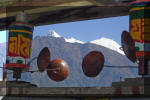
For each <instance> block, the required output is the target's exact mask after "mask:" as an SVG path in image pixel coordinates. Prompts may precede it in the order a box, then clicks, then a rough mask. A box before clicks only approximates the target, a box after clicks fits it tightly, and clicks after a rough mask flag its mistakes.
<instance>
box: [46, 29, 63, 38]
mask: <svg viewBox="0 0 150 100" xmlns="http://www.w3.org/2000/svg"><path fill="white" fill-rule="evenodd" d="M47 35H48V36H52V37H56V38H60V37H61V36H60V35H59V34H58V33H56V32H55V31H54V30H49V31H48V34H47Z"/></svg>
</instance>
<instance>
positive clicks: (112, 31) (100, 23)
mask: <svg viewBox="0 0 150 100" xmlns="http://www.w3.org/2000/svg"><path fill="white" fill-rule="evenodd" d="M51 29H52V30H55V31H56V32H57V33H58V34H60V35H61V36H62V37H65V38H69V37H74V38H76V39H78V40H81V41H84V42H88V41H92V40H95V39H98V38H101V37H106V38H110V39H113V40H115V41H116V42H117V43H119V44H120V40H121V38H120V37H121V33H122V31H123V30H127V31H128V30H129V17H128V16H121V17H112V18H104V19H96V20H86V21H78V22H69V23H61V24H53V25H44V26H39V27H35V29H34V36H36V35H46V34H47V33H48V30H51ZM5 41H6V32H5V31H0V43H2V42H5Z"/></svg>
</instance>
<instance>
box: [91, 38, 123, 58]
mask: <svg viewBox="0 0 150 100" xmlns="http://www.w3.org/2000/svg"><path fill="white" fill-rule="evenodd" d="M90 43H93V44H97V45H101V46H104V47H106V48H109V49H111V50H114V51H117V52H119V53H120V54H123V55H124V52H123V51H122V50H120V45H119V44H118V43H117V42H115V41H114V40H112V39H108V38H104V37H102V38H100V39H97V40H93V41H91V42H90Z"/></svg>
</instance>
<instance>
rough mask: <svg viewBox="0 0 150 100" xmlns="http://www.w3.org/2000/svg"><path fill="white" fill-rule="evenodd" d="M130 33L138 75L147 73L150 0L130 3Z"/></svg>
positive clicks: (149, 45) (149, 44)
mask: <svg viewBox="0 0 150 100" xmlns="http://www.w3.org/2000/svg"><path fill="white" fill-rule="evenodd" d="M130 34H131V36H132V38H133V40H134V41H135V48H136V58H137V60H138V61H139V75H147V74H148V62H149V60H150V0H139V1H134V2H132V3H131V8H130Z"/></svg>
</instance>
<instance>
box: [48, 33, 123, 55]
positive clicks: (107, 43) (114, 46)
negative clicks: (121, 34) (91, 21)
mask: <svg viewBox="0 0 150 100" xmlns="http://www.w3.org/2000/svg"><path fill="white" fill-rule="evenodd" d="M48 36H52V37H56V38H60V37H61V36H60V35H59V34H58V33H56V32H55V31H54V30H50V31H49V32H48ZM64 40H65V41H66V42H69V43H80V44H84V43H85V42H83V41H80V40H77V39H75V38H73V37H71V38H64ZM90 43H93V44H97V45H101V46H104V47H106V48H109V49H111V50H114V51H117V52H118V53H120V54H122V55H124V52H123V51H122V50H120V49H119V48H120V47H121V46H120V45H119V44H118V43H117V42H115V41H114V40H112V39H109V38H105V37H102V38H100V39H96V40H93V41H91V42H90Z"/></svg>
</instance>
